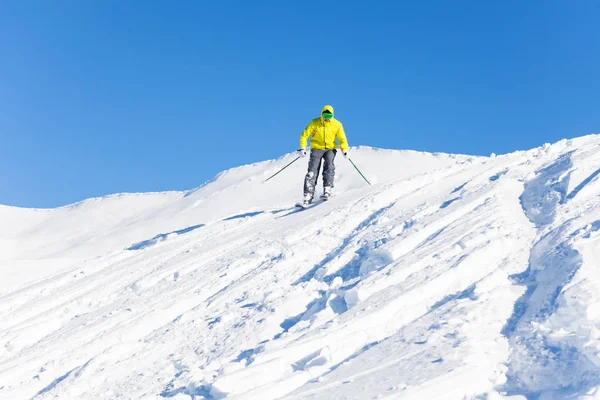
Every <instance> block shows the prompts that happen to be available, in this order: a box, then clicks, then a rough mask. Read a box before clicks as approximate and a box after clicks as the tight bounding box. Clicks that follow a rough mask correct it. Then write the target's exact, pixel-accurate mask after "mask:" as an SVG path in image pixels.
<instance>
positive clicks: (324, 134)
mask: <svg viewBox="0 0 600 400" xmlns="http://www.w3.org/2000/svg"><path fill="white" fill-rule="evenodd" d="M322 121H323V147H324V148H325V150H327V131H326V130H325V120H324V119H322Z"/></svg>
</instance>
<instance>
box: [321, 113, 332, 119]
mask: <svg viewBox="0 0 600 400" xmlns="http://www.w3.org/2000/svg"><path fill="white" fill-rule="evenodd" d="M323 118H324V119H331V118H333V114H332V113H330V112H324V113H323Z"/></svg>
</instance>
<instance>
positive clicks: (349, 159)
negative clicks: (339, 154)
mask: <svg viewBox="0 0 600 400" xmlns="http://www.w3.org/2000/svg"><path fill="white" fill-rule="evenodd" d="M348 161H350V162H351V163H352V165H353V166H354V168H356V170H357V171H358V173H359V174H360V176H362V178H363V179H364V180H365V181H366V182H367V183H368V184H369V185H371V182H369V181H368V180H367V178H365V176H364V175H363V174H362V172H360V169H358V167H357V166H356V164H354V162H353V161H352V159H351V158H348Z"/></svg>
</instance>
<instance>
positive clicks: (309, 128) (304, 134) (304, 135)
mask: <svg viewBox="0 0 600 400" xmlns="http://www.w3.org/2000/svg"><path fill="white" fill-rule="evenodd" d="M312 132H313V123H312V121H311V122H310V124H308V125H307V126H306V128H305V129H304V132H302V135H300V148H301V149H305V148H306V146H307V144H308V138H309V136H310V135H312Z"/></svg>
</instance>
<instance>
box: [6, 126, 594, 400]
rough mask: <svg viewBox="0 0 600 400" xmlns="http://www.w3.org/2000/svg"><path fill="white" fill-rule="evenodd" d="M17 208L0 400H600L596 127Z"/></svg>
mask: <svg viewBox="0 0 600 400" xmlns="http://www.w3.org/2000/svg"><path fill="white" fill-rule="evenodd" d="M351 154H352V160H353V161H354V162H355V163H356V165H357V166H358V167H359V168H361V170H362V172H363V173H364V174H365V176H367V178H368V179H369V180H370V181H371V182H372V183H373V185H372V186H369V185H367V184H366V182H365V181H363V180H362V178H361V177H360V175H359V174H358V173H357V172H356V170H355V169H354V168H353V167H352V165H351V164H350V163H349V162H348V161H346V160H344V159H343V158H341V157H340V158H338V159H337V173H336V179H337V180H336V187H335V193H334V197H333V198H332V199H331V200H329V201H327V202H318V203H316V204H314V205H312V206H311V207H309V208H308V209H306V210H301V209H298V208H295V207H294V203H295V202H297V201H298V200H300V199H301V195H302V193H301V188H302V180H303V176H304V173H305V170H306V162H305V161H306V160H305V159H304V160H301V161H300V162H296V163H294V164H292V166H291V167H290V168H288V169H287V170H286V171H284V172H283V173H281V174H279V175H278V176H276V177H275V178H273V179H272V180H270V181H268V182H267V183H263V181H264V180H265V179H266V178H267V177H269V176H271V175H272V174H274V173H275V172H277V171H278V170H279V169H280V168H281V167H283V166H284V165H286V164H287V163H289V162H290V161H292V160H293V158H294V157H295V155H293V154H290V155H287V156H284V157H282V158H281V159H278V160H273V161H267V162H262V163H257V164H253V165H248V166H243V167H239V168H235V169H232V170H228V171H225V172H223V173H221V174H220V175H218V176H216V177H215V178H214V179H213V180H212V181H210V182H208V183H206V184H205V185H203V186H201V187H199V188H197V189H195V190H192V191H188V192H167V193H148V194H120V195H113V196H107V197H103V198H97V199H90V200H85V201H83V202H80V203H77V204H73V205H70V206H65V207H61V208H57V209H20V208H14V207H5V206H0V398H1V399H10V400H14V399H179V400H181V399H187V400H189V399H194V400H198V399H210V400H213V399H224V398H226V399H236V400H242V399H261V400H268V399H298V400H300V399H330V400H340V399H478V400H484V399H490V400H493V399H513V400H517V399H521V400H522V399H542V400H544V399H564V398H569V399H571V398H572V399H575V398H578V399H600V389H599V388H600V270H599V268H598V266H599V265H598V262H597V260H600V246H599V244H600V240H599V239H600V196H599V194H598V193H599V191H600V183H599V180H600V178H599V177H598V175H599V174H600V135H590V136H585V137H581V138H577V139H573V140H562V141H560V142H558V143H556V144H553V145H549V144H547V145H544V146H542V147H540V148H536V149H533V150H530V151H523V152H516V153H512V154H507V155H502V156H495V155H492V156H491V157H470V156H464V155H448V154H428V153H418V152H412V151H394V150H380V149H373V148H368V147H360V148H354V149H352V150H351Z"/></svg>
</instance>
